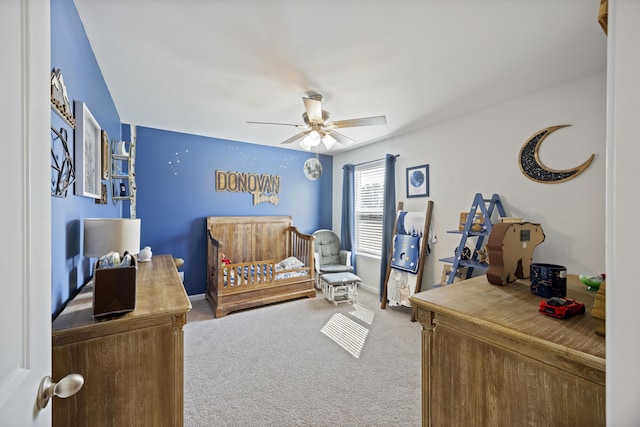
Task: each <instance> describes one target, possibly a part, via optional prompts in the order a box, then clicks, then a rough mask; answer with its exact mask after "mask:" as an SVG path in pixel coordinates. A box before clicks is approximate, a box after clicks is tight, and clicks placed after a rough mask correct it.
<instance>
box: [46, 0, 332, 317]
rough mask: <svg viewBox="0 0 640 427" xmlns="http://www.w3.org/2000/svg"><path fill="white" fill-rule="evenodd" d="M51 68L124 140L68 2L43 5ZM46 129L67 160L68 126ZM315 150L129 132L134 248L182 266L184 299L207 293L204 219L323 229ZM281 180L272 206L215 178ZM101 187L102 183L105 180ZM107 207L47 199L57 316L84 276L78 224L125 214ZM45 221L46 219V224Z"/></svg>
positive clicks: (324, 196) (325, 189)
mask: <svg viewBox="0 0 640 427" xmlns="http://www.w3.org/2000/svg"><path fill="white" fill-rule="evenodd" d="M51 68H52V69H53V68H55V69H61V70H62V75H63V78H64V82H65V85H66V88H67V93H68V97H69V100H70V101H71V102H72V103H73V101H74V100H78V101H82V102H84V103H85V104H87V106H88V107H89V110H90V111H91V113H92V114H93V116H94V117H95V118H96V120H97V121H98V123H99V124H100V126H101V128H102V129H103V130H105V131H106V132H107V134H108V135H109V139H110V140H125V141H128V140H130V127H129V125H122V124H121V121H120V116H119V114H118V111H117V109H116V107H115V104H114V102H113V99H112V97H111V94H110V92H109V88H108V87H107V84H106V82H105V80H104V78H103V75H102V72H101V70H100V67H99V65H98V63H97V60H96V58H95V55H94V53H93V50H92V48H91V45H90V43H89V40H88V38H87V35H86V33H85V30H84V26H83V24H82V22H81V21H80V17H79V15H78V12H77V10H76V7H75V5H74V3H73V0H51ZM51 126H52V127H54V128H55V129H57V130H59V129H61V128H63V129H65V130H66V132H67V135H68V144H69V150H70V151H71V154H72V155H73V148H74V138H73V129H72V128H71V127H70V126H69V125H67V124H66V123H65V122H64V121H63V120H62V119H61V118H60V117H59V116H58V115H57V114H56V113H55V112H53V111H52V113H51ZM315 156H316V155H315V154H314V153H307V152H301V151H293V150H287V149H282V148H274V147H265V146H260V145H255V144H249V143H243V142H234V141H226V140H220V139H215V138H209V137H203V136H196V135H189V134H184V133H177V132H171V131H165V130H158V129H151V128H145V127H138V128H137V156H136V181H137V188H138V192H137V206H136V207H137V212H136V213H137V215H136V216H137V217H138V218H141V224H142V236H141V242H140V243H141V247H144V246H146V245H148V246H151V247H152V249H153V251H154V253H155V254H171V255H173V256H175V257H181V258H184V259H185V265H184V267H183V270H184V272H185V287H186V289H187V292H188V293H189V294H190V295H193V294H200V293H203V292H204V291H205V289H206V262H207V246H206V238H205V236H206V233H205V231H206V230H205V217H206V216H210V215H291V216H292V217H293V223H294V225H295V226H296V227H298V228H299V229H300V230H301V231H303V232H307V233H311V232H313V231H314V230H316V229H319V228H331V223H332V221H331V212H332V211H331V200H332V195H331V193H332V182H331V181H332V178H331V177H332V164H333V163H332V157H331V156H326V155H320V156H319V160H320V161H321V163H322V166H323V174H322V176H321V177H320V178H319V179H317V180H315V181H311V180H309V179H307V178H306V177H305V175H304V173H303V165H304V162H305V161H306V160H307V159H308V158H311V157H315ZM216 170H223V171H234V172H247V173H255V174H260V175H261V174H267V175H277V176H279V177H280V193H279V194H278V196H279V202H278V203H277V204H271V203H259V204H257V205H254V204H253V198H252V196H251V195H250V194H247V193H230V192H217V191H216V190H215V171H216ZM103 183H105V184H108V181H103ZM108 194H109V196H108V201H107V204H106V205H100V204H96V203H95V201H94V199H91V198H87V197H82V196H76V195H74V193H73V190H72V189H71V190H69V192H68V193H67V196H66V197H64V198H57V197H52V200H51V233H52V236H51V237H52V239H51V257H52V258H51V266H52V267H51V270H52V271H51V287H52V289H51V290H52V292H51V295H52V301H51V313H52V314H53V315H54V316H55V315H56V314H57V313H59V312H60V311H61V310H62V309H63V308H64V305H65V304H66V302H67V301H68V300H69V299H70V298H72V297H73V296H75V294H76V293H77V291H78V290H79V289H80V288H81V287H82V286H83V285H84V284H85V283H86V282H87V281H88V280H89V279H90V277H91V274H92V267H91V260H89V259H87V258H84V257H83V255H82V246H83V224H84V218H96V217H98V218H117V217H121V216H124V217H128V216H129V203H127V202H118V203H116V204H113V203H112V200H111V196H110V191H108ZM45 220H46V219H45Z"/></svg>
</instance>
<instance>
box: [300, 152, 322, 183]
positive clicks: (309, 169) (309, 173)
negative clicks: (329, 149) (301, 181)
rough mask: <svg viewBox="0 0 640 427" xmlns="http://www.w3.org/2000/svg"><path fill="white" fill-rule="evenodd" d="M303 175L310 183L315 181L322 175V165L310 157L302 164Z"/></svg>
mask: <svg viewBox="0 0 640 427" xmlns="http://www.w3.org/2000/svg"><path fill="white" fill-rule="evenodd" d="M304 174H305V176H306V177H307V178H309V179H310V180H311V181H315V180H316V179H318V178H320V176H321V175H322V164H321V163H320V160H318V159H316V158H315V157H312V158H310V159H307V160H306V161H305V162H304Z"/></svg>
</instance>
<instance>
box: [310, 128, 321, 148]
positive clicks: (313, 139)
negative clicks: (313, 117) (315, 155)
mask: <svg viewBox="0 0 640 427" xmlns="http://www.w3.org/2000/svg"><path fill="white" fill-rule="evenodd" d="M307 138H309V145H311V146H312V147H315V146H317V145H318V144H320V134H319V133H318V131H317V130H312V131H311V132H310V133H309V136H308V137H307Z"/></svg>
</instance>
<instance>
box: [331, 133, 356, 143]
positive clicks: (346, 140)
mask: <svg viewBox="0 0 640 427" xmlns="http://www.w3.org/2000/svg"><path fill="white" fill-rule="evenodd" d="M327 133H328V134H329V135H331V136H332V137H333V138H334V139H335V140H336V141H338V142H339V143H341V144H344V145H351V144H355V143H356V141H355V140H353V139H351V138H349V137H348V136H344V135H343V134H341V133H338V132H336V131H335V130H330V131H328V132H327Z"/></svg>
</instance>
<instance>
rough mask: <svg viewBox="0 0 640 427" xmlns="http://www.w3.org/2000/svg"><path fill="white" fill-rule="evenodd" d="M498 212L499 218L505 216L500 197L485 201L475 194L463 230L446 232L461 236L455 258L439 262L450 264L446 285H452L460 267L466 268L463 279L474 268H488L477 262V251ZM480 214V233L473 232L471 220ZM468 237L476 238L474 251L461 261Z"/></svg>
mask: <svg viewBox="0 0 640 427" xmlns="http://www.w3.org/2000/svg"><path fill="white" fill-rule="evenodd" d="M495 209H497V210H498V215H499V216H501V217H505V216H507V215H506V214H505V211H504V207H503V206H502V202H501V201H500V196H498V195H497V194H494V195H492V196H491V198H490V199H485V198H484V197H482V194H480V193H476V195H475V196H474V198H473V203H472V205H471V209H470V210H469V214H468V215H467V221H466V222H465V224H464V228H463V229H462V230H453V231H448V233H455V234H461V235H462V236H461V237H460V244H459V245H458V249H457V250H456V252H455V256H453V257H448V258H442V259H441V260H440V261H442V262H445V263H449V264H452V267H451V272H450V273H449V276H448V277H447V285H449V284H451V283H453V280H454V279H455V277H456V272H457V271H458V268H460V267H467V275H466V277H465V279H468V278H470V277H471V275H472V273H473V269H474V268H485V269H486V268H488V267H489V265H488V264H485V263H481V262H479V261H478V250H479V249H482V246H483V243H484V238H485V237H489V234H491V229H492V227H493V223H492V222H491V216H492V215H493V212H494V210H495ZM478 211H479V212H480V213H482V220H483V223H482V231H473V230H471V227H472V226H473V219H474V217H475V215H476V213H477V212H478ZM469 237H477V240H476V245H475V250H474V251H473V254H472V256H471V258H469V259H462V251H463V249H464V248H465V246H466V245H467V239H468V238H469Z"/></svg>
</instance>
